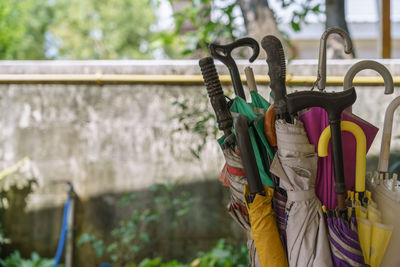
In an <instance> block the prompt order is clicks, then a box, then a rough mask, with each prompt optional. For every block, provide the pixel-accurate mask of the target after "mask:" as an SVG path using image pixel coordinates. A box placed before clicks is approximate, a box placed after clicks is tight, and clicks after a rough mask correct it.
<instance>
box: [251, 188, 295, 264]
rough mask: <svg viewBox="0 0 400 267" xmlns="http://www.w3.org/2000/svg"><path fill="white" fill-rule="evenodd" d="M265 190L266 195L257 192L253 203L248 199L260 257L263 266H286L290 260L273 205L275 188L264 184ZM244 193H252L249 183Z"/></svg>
mask: <svg viewBox="0 0 400 267" xmlns="http://www.w3.org/2000/svg"><path fill="white" fill-rule="evenodd" d="M264 190H265V192H266V195H265V196H262V195H259V194H256V195H255V197H254V200H253V202H252V203H249V202H247V201H246V207H247V210H248V212H249V217H250V223H251V232H252V234H253V237H254V243H255V246H256V248H257V254H258V258H259V260H260V263H261V266H276V267H280V266H282V267H285V266H288V262H287V259H286V254H285V251H284V248H283V246H282V243H281V240H280V237H279V233H278V229H277V227H276V222H275V216H274V212H273V210H272V205H271V201H272V196H273V194H274V189H273V188H271V187H267V186H264ZM244 193H245V196H246V195H249V194H250V190H249V187H248V185H246V186H245V192H244ZM245 199H246V197H245Z"/></svg>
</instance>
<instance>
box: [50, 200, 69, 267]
mask: <svg viewBox="0 0 400 267" xmlns="http://www.w3.org/2000/svg"><path fill="white" fill-rule="evenodd" d="M70 203H71V198H69V197H68V199H67V202H66V203H65V206H64V215H63V219H62V225H61V232H60V239H59V240H58V247H57V253H56V256H55V258H54V265H53V267H57V266H58V264H59V263H60V260H61V256H62V253H63V250H64V244H65V238H66V235H67V221H68V211H69V206H70Z"/></svg>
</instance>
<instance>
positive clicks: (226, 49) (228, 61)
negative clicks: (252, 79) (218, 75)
mask: <svg viewBox="0 0 400 267" xmlns="http://www.w3.org/2000/svg"><path fill="white" fill-rule="evenodd" d="M244 46H248V47H250V48H251V49H252V50H253V55H252V56H251V57H250V59H249V61H250V62H253V61H254V60H256V58H257V57H258V55H259V53H260V46H259V45H258V43H257V41H256V40H254V39H253V38H250V37H245V38H241V39H238V40H236V41H234V42H233V43H230V44H226V45H218V44H210V46H209V49H210V52H211V55H212V57H213V58H216V59H218V60H219V61H221V62H222V63H224V64H225V65H226V66H227V67H228V69H229V73H230V75H231V78H232V84H233V89H234V90H235V94H236V95H237V96H239V97H241V98H243V99H244V100H246V96H245V94H244V91H243V85H242V81H241V79H240V74H239V70H238V67H237V65H236V63H235V60H234V59H233V58H232V55H231V53H232V51H233V50H234V49H235V48H239V47H244Z"/></svg>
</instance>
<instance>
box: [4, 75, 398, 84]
mask: <svg viewBox="0 0 400 267" xmlns="http://www.w3.org/2000/svg"><path fill="white" fill-rule="evenodd" d="M315 79H316V77H315V76H290V75H287V77H286V85H288V86H295V85H297V86H302V85H304V86H308V85H312V84H314V82H315ZM220 80H221V82H222V83H224V84H231V83H232V81H231V77H230V76H229V75H220ZM241 80H242V81H243V82H246V77H245V75H241ZM255 81H256V83H258V84H268V83H269V81H270V80H269V77H266V76H265V75H255ZM393 81H394V84H395V85H400V76H393ZM10 83H96V84H107V83H122V84H204V81H203V77H202V76H201V75H151V74H150V75H149V74H0V84H10ZM327 84H328V85H337V86H342V85H343V76H330V77H327ZM375 85H384V82H383V79H382V78H381V77H379V76H361V77H356V78H355V79H354V80H353V86H375Z"/></svg>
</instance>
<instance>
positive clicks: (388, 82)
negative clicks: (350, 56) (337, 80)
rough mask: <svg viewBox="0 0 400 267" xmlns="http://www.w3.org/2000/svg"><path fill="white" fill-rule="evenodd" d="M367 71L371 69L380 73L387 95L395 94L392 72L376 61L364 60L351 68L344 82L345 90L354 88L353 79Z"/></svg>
mask: <svg viewBox="0 0 400 267" xmlns="http://www.w3.org/2000/svg"><path fill="white" fill-rule="evenodd" d="M366 69H371V70H375V71H376V72H378V73H379V74H380V75H381V76H382V78H383V81H384V84H385V95H390V94H393V91H394V83H393V77H392V75H391V74H390V71H389V70H388V69H387V68H386V67H385V66H384V65H382V64H381V63H379V62H376V61H374V60H362V61H359V62H357V63H355V64H354V65H353V66H351V67H350V68H349V69H348V70H347V72H346V75H345V76H344V82H343V90H346V89H349V88H350V87H352V86H353V79H354V77H355V76H356V74H357V73H359V72H360V71H362V70H366Z"/></svg>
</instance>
